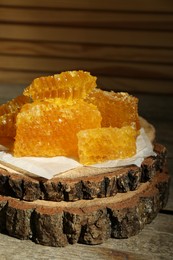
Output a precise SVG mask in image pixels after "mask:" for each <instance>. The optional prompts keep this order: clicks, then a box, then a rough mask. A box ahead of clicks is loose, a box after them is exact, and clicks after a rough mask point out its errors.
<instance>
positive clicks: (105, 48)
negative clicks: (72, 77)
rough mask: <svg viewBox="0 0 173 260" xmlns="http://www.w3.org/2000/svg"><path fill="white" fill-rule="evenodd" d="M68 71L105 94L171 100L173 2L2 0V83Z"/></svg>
mask: <svg viewBox="0 0 173 260" xmlns="http://www.w3.org/2000/svg"><path fill="white" fill-rule="evenodd" d="M73 69H83V70H87V71H90V72H91V73H92V74H94V75H96V76H97V77H98V85H99V86H100V87H102V88H104V89H114V90H116V91H119V90H120V91H129V92H150V93H173V1H172V0H164V1H163V0H153V1H150V0H145V1H144V0H142V1H138V0H131V1H128V0H124V1H121V0H107V1H99V0H85V1H80V0H73V1H70V0H68V1H67V0H64V1H62V0H61V1H59V0H49V1H47V0H25V1H22V0H0V84H4V83H5V84H12V85H14V87H15V85H16V84H23V85H28V84H29V83H30V82H31V81H32V80H33V79H34V78H35V77H39V76H41V75H50V74H54V73H59V72H61V71H65V70H73Z"/></svg>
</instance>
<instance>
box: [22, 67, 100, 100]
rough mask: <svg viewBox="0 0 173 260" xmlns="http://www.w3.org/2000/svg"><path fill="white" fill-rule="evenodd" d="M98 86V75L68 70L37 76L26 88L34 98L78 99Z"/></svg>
mask: <svg viewBox="0 0 173 260" xmlns="http://www.w3.org/2000/svg"><path fill="white" fill-rule="evenodd" d="M95 87H96V77H94V76H91V74H90V73H89V72H86V71H82V70H79V71H67V72H62V73H60V74H55V75H53V76H47V77H40V78H36V79H35V80H34V81H33V82H32V83H31V85H30V86H29V87H27V88H26V89H25V90H24V95H26V96H30V97H31V98H32V99H33V100H37V99H44V98H64V99H78V98H85V97H86V95H87V94H88V93H89V92H90V91H92V90H93V89H94V88H95Z"/></svg>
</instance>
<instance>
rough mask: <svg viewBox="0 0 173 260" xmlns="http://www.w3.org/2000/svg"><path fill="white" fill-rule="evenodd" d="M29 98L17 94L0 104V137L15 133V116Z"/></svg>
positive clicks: (10, 135)
mask: <svg viewBox="0 0 173 260" xmlns="http://www.w3.org/2000/svg"><path fill="white" fill-rule="evenodd" d="M28 102H29V98H28V97H25V96H23V95H21V96H18V97H16V98H14V99H12V100H10V101H8V102H7V103H5V104H3V105H1V106H0V137H2V136H3V137H14V136H15V133H16V126H15V122H16V116H17V113H18V112H19V110H20V109H21V107H22V106H23V105H24V104H25V103H28Z"/></svg>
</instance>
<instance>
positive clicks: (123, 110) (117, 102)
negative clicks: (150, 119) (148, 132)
mask: <svg viewBox="0 0 173 260" xmlns="http://www.w3.org/2000/svg"><path fill="white" fill-rule="evenodd" d="M86 101H87V102H89V103H92V104H94V105H96V106H97V107H98V109H99V111H100V113H101V115H102V127H109V126H111V127H123V126H126V125H133V126H134V127H136V129H139V128H140V124H139V117H138V99H137V98H136V97H133V96H131V95H129V94H128V93H126V92H119V93H115V92H113V91H111V92H108V91H103V90H101V89H95V90H94V91H92V92H91V93H90V94H89V95H88V97H87V98H86Z"/></svg>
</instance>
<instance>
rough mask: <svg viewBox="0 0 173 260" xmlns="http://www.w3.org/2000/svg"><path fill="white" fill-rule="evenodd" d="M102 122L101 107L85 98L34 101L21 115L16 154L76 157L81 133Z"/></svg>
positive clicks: (16, 139)
mask: <svg viewBox="0 0 173 260" xmlns="http://www.w3.org/2000/svg"><path fill="white" fill-rule="evenodd" d="M100 126H101V115H100V112H99V111H98V109H97V107H96V106H94V105H92V104H90V105H88V103H86V102H84V101H83V100H76V101H74V100H73V101H72V100H71V101H68V102H67V101H66V100H63V99H48V100H42V101H34V102H33V103H31V104H26V105H24V106H23V107H22V110H21V112H20V113H19V114H18V116H17V132H16V138H15V143H14V156H16V157H19V156H40V157H41V156H46V157H52V156H69V157H76V156H77V155H78V152H77V149H78V148H77V133H78V132H79V131H80V130H84V129H87V128H96V127H100Z"/></svg>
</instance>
